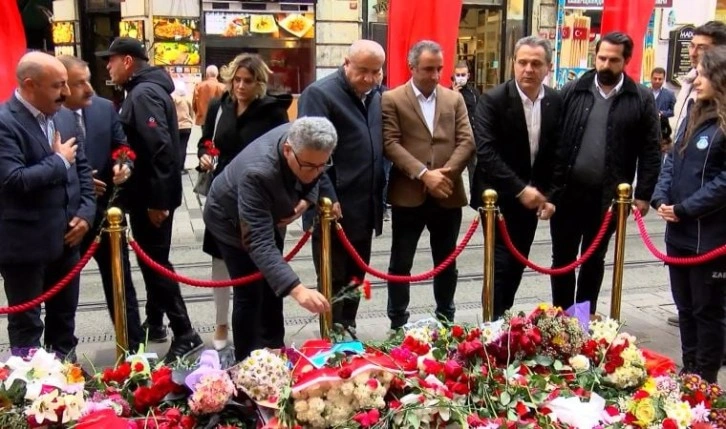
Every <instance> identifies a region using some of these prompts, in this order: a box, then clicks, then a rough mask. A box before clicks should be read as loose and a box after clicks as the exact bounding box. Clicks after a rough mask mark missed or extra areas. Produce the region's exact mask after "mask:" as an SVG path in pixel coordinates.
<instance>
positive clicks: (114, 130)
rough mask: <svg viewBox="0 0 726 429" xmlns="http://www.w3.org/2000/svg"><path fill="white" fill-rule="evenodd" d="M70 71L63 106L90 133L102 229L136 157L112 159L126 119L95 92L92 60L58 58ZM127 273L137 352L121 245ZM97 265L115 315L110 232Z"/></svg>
mask: <svg viewBox="0 0 726 429" xmlns="http://www.w3.org/2000/svg"><path fill="white" fill-rule="evenodd" d="M58 59H59V60H60V62H61V63H63V65H64V66H65V68H66V71H67V72H68V88H69V89H70V92H69V94H68V96H67V97H66V99H65V102H64V105H65V107H67V108H68V109H69V110H71V111H72V112H73V116H74V118H75V119H76V124H77V126H78V131H79V133H80V134H81V135H83V136H85V139H84V140H85V146H84V149H85V151H86V156H87V157H88V162H89V163H90V164H91V168H93V176H94V177H93V182H94V185H95V191H96V222H95V223H94V225H93V227H92V228H91V231H98V230H99V229H100V228H101V226H102V225H103V223H104V220H105V216H106V210H107V209H108V207H109V206H110V205H115V206H118V205H119V200H118V198H117V199H115V200H114V201H110V199H111V196H112V195H113V193H114V187H116V186H122V185H123V184H124V182H126V181H127V180H128V179H129V177H131V168H132V166H133V162H132V161H130V160H127V161H126V162H125V163H123V164H121V163H117V162H115V161H114V160H112V159H111V155H112V153H113V151H115V150H118V149H119V148H120V147H122V146H126V147H128V144H127V143H126V135H125V134H124V130H123V127H122V126H121V120H120V118H119V116H118V113H116V110H115V109H114V107H113V103H111V102H110V101H108V100H106V99H105V98H101V97H98V96H96V95H95V92H94V90H93V87H92V86H91V71H90V70H89V69H88V63H86V62H85V61H83V60H82V59H80V58H77V57H73V56H70V55H61V56H59V57H58ZM94 238H95V234H86V236H85V237H84V239H83V242H81V253H84V252H85V251H86V250H87V249H88V247H89V246H90V245H91V243H92V242H93V239H94ZM121 250H122V253H121V257H122V258H123V272H124V289H125V291H126V321H127V326H128V338H129V350H131V351H132V352H133V351H136V350H137V349H138V347H139V344H141V343H142V342H143V341H144V334H143V332H142V330H141V321H140V320H139V304H138V302H137V300H136V289H134V283H133V280H132V278H131V266H130V264H129V250H128V246H125V245H124V246H122V247H121ZM93 257H94V259H95V260H96V263H97V264H98V270H99V272H100V273H101V282H102V284H103V293H104V295H105V296H106V304H107V305H108V310H109V312H110V313H111V320H112V321H113V320H114V313H113V311H114V305H113V281H112V278H111V250H110V247H109V243H108V235H107V234H103V235H102V236H101V244H100V246H99V248H98V250H97V251H96V254H95V255H94V256H93Z"/></svg>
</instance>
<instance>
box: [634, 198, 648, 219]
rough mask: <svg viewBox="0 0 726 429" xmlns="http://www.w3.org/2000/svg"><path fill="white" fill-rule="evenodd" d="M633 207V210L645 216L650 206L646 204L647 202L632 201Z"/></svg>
mask: <svg viewBox="0 0 726 429" xmlns="http://www.w3.org/2000/svg"><path fill="white" fill-rule="evenodd" d="M633 205H634V206H635V208H637V209H638V211H639V212H640V214H641V215H643V216H645V215H647V214H648V210H650V204H648V202H647V201H643V200H633Z"/></svg>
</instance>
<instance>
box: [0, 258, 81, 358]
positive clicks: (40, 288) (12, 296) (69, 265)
mask: <svg viewBox="0 0 726 429" xmlns="http://www.w3.org/2000/svg"><path fill="white" fill-rule="evenodd" d="M79 259H80V256H79V253H78V247H74V248H66V249H65V251H64V253H63V255H61V257H60V258H58V260H56V261H53V262H50V263H46V264H39V263H29V264H4V265H0V275H2V277H3V280H4V281H5V283H4V286H5V295H6V296H7V300H8V305H17V304H22V303H24V302H27V301H30V300H31V299H34V298H36V297H38V296H39V295H41V294H42V293H43V292H45V291H46V290H48V289H50V288H51V287H53V286H55V284H56V283H58V281H59V280H60V279H62V278H63V277H65V275H66V274H68V273H69V272H70V271H71V269H73V267H74V266H75V265H76V264H77V263H78V260H79ZM78 280H79V276H76V278H75V279H73V280H71V282H70V283H69V284H68V285H67V286H66V287H65V288H63V289H61V291H60V292H58V294H56V295H55V296H54V297H53V298H51V299H49V300H48V301H46V302H45V304H44V305H45V326H44V325H43V321H41V319H40V306H37V307H34V308H32V309H30V310H28V311H24V312H22V313H11V314H8V337H9V339H10V348H11V351H12V353H13V354H15V355H20V356H24V355H25V354H27V352H28V350H29V349H31V348H39V347H40V346H41V342H40V338H41V336H43V328H44V327H45V338H44V342H43V346H44V347H45V348H47V349H49V350H51V351H53V352H55V353H56V354H57V355H58V356H59V357H65V356H68V357H69V358H71V359H73V351H74V349H75V348H76V344H78V339H77V338H76V336H75V330H76V308H77V307H78V294H79V291H78V289H79V281H78Z"/></svg>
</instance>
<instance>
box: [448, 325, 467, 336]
mask: <svg viewBox="0 0 726 429" xmlns="http://www.w3.org/2000/svg"><path fill="white" fill-rule="evenodd" d="M451 336H452V337H454V338H461V337H463V336H464V328H462V327H461V326H459V325H454V326H452V327H451Z"/></svg>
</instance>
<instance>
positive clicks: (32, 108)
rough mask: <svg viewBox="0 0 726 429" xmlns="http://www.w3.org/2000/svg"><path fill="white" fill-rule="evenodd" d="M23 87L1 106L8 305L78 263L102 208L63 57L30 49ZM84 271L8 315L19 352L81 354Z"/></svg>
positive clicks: (0, 249) (21, 68)
mask: <svg viewBox="0 0 726 429" xmlns="http://www.w3.org/2000/svg"><path fill="white" fill-rule="evenodd" d="M16 75H17V79H18V86H19V88H18V89H17V90H16V91H15V94H14V95H13V97H12V98H11V99H10V100H9V101H8V102H7V103H5V104H3V105H1V106H0V243H2V245H0V274H1V275H2V277H3V280H4V288H5V294H6V296H7V301H8V304H9V305H16V304H21V303H24V302H27V301H30V300H31V299H34V298H36V297H38V296H39V295H41V294H42V293H43V292H44V291H46V290H48V289H49V288H51V287H52V286H54V285H55V284H56V283H57V282H58V281H60V279H62V278H63V277H64V276H65V275H66V274H68V272H70V271H71V269H72V268H73V267H74V266H75V265H76V264H77V263H78V260H79V259H80V256H79V250H78V245H79V244H80V243H81V240H82V239H83V237H84V236H85V235H86V234H88V232H89V229H90V226H91V225H93V218H94V214H95V212H96V204H95V203H96V202H95V198H94V196H93V180H92V177H91V167H90V166H89V165H88V161H87V160H86V156H85V153H84V150H83V146H84V144H83V136H81V135H79V134H78V130H77V127H76V123H75V120H74V118H73V114H72V113H71V111H70V110H68V109H66V108H64V107H63V100H64V99H65V97H67V96H68V86H67V84H66V81H67V79H68V77H67V73H66V69H65V67H63V64H62V63H61V62H60V61H58V60H57V59H56V58H53V57H52V56H50V55H47V54H44V53H40V52H31V53H28V54H26V55H25V56H23V58H22V59H21V60H20V62H19V63H18V66H17V71H16ZM78 286H79V285H78V277H76V278H75V279H73V280H71V282H70V283H69V284H68V285H67V286H66V287H65V288H63V289H62V290H61V291H60V292H58V293H57V294H56V295H55V296H54V297H53V298H51V299H49V300H48V301H46V302H45V304H44V305H45V326H44V325H43V321H41V317H40V316H41V312H40V305H38V306H36V307H34V308H31V309H30V310H27V311H24V312H20V313H14V314H8V338H9V340H10V347H11V351H12V353H13V354H18V355H25V354H26V353H27V352H28V350H29V349H31V348H38V347H40V346H41V342H40V339H41V337H42V336H43V330H44V328H45V338H44V342H43V345H44V346H45V347H46V348H48V349H50V350H52V351H54V352H56V353H57V354H58V355H59V356H61V357H66V358H68V359H71V360H73V359H74V349H75V347H76V344H77V343H78V340H77V339H76V337H75V335H74V331H75V316H76V308H77V306H78Z"/></svg>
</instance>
